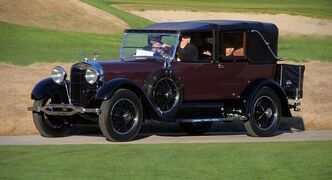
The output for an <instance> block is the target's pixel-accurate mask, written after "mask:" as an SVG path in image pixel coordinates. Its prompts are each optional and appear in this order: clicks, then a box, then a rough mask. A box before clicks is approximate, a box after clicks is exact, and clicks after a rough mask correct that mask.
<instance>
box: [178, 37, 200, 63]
mask: <svg viewBox="0 0 332 180" xmlns="http://www.w3.org/2000/svg"><path fill="white" fill-rule="evenodd" d="M177 53H178V58H179V59H180V60H181V61H196V60H197V58H198V50H197V48H196V47H195V46H194V45H193V44H190V36H189V35H183V36H182V37H181V39H180V43H179V48H178V52H177Z"/></svg>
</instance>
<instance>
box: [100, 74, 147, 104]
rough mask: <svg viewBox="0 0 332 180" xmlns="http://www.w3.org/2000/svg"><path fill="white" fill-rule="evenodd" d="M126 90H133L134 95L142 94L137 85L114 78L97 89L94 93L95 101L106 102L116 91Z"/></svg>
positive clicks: (124, 79) (127, 80)
mask: <svg viewBox="0 0 332 180" xmlns="http://www.w3.org/2000/svg"><path fill="white" fill-rule="evenodd" d="M120 88H126V89H131V90H133V91H134V92H135V93H136V94H137V93H139V94H141V93H144V92H143V90H142V88H140V87H139V85H138V84H137V83H135V82H134V81H131V80H129V79H126V78H116V79H112V80H110V81H107V82H106V83H105V84H103V86H102V87H101V88H100V89H98V91H97V93H96V99H97V100H107V99H109V98H111V97H112V95H113V94H114V93H115V91H116V90H118V89H120ZM132 88H133V89H132Z"/></svg>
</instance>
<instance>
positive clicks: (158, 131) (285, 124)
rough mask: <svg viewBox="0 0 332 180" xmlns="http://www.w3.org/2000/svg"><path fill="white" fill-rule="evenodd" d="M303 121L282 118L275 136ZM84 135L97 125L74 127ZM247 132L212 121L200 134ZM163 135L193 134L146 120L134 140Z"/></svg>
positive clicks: (234, 123)
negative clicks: (203, 132)
mask: <svg viewBox="0 0 332 180" xmlns="http://www.w3.org/2000/svg"><path fill="white" fill-rule="evenodd" d="M304 130H305V127H304V123H303V119H302V118H301V117H292V118H282V119H281V124H280V128H279V130H278V131H277V132H276V134H275V136H278V135H281V134H284V133H293V132H297V131H304ZM78 134H79V135H86V136H98V137H99V136H100V137H102V136H103V135H102V134H101V131H100V129H99V127H98V126H80V127H75V129H74V133H73V135H78ZM245 134H247V131H246V129H245V128H244V125H243V122H241V121H232V122H216V123H213V125H212V127H211V129H210V130H209V131H208V132H207V133H205V134H203V135H200V136H216V135H220V136H226V135H227V136H231V135H245ZM153 135H155V136H165V137H182V136H193V137H194V136H195V135H189V134H186V133H185V132H184V131H183V130H182V129H181V127H180V126H179V125H178V124H177V123H161V122H154V121H151V122H148V123H144V124H143V125H142V128H141V130H140V132H139V134H138V135H137V136H136V138H135V139H134V140H139V139H144V138H147V137H150V136H153Z"/></svg>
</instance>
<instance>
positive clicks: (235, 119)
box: [178, 116, 247, 123]
mask: <svg viewBox="0 0 332 180" xmlns="http://www.w3.org/2000/svg"><path fill="white" fill-rule="evenodd" d="M246 120H247V118H246V117H245V116H229V117H224V118H208V119H179V120H178V122H192V123H200V122H223V121H246Z"/></svg>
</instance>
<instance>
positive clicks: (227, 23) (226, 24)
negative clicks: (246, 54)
mask: <svg viewBox="0 0 332 180" xmlns="http://www.w3.org/2000/svg"><path fill="white" fill-rule="evenodd" d="M215 28H219V29H221V30H258V31H260V32H262V31H266V30H267V31H278V29H277V27H276V26H275V25H274V24H272V23H265V22H258V21H238V20H197V21H183V22H164V23H156V24H152V25H149V26H146V27H143V28H135V29H127V30H126V32H133V31H136V32H140V31H145V32H146V31H169V32H193V31H209V30H212V29H215Z"/></svg>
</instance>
